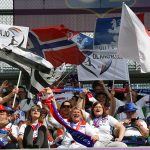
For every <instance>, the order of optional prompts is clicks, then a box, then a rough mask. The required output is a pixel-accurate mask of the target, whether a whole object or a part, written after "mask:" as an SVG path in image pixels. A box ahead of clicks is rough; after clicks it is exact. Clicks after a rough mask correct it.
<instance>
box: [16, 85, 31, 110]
mask: <svg viewBox="0 0 150 150" xmlns="http://www.w3.org/2000/svg"><path fill="white" fill-rule="evenodd" d="M18 88H19V91H18V97H17V99H18V101H19V107H20V110H22V111H25V112H27V111H29V110H30V109H31V107H32V106H33V105H34V102H33V100H31V99H29V98H28V97H27V91H26V89H25V88H24V87H23V86H19V87H18Z"/></svg>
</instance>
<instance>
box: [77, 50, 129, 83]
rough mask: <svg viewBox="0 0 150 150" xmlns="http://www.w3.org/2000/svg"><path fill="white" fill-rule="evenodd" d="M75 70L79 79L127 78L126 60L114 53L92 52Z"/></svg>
mask: <svg viewBox="0 0 150 150" xmlns="http://www.w3.org/2000/svg"><path fill="white" fill-rule="evenodd" d="M77 72H78V79H79V81H92V80H128V79H129V73H128V63H127V60H125V59H122V58H120V57H119V56H118V55H116V54H101V53H92V54H91V55H90V56H88V57H87V58H86V60H85V61H84V62H83V63H82V64H81V65H78V66H77Z"/></svg>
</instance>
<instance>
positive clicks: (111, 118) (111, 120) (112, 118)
mask: <svg viewBox="0 0 150 150" xmlns="http://www.w3.org/2000/svg"><path fill="white" fill-rule="evenodd" d="M108 121H109V125H110V126H112V127H114V126H115V125H116V124H117V123H118V122H119V121H118V120H117V119H115V118H114V117H112V116H108Z"/></svg>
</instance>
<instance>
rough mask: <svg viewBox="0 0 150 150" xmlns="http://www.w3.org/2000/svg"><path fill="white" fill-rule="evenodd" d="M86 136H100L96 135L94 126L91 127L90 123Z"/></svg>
mask: <svg viewBox="0 0 150 150" xmlns="http://www.w3.org/2000/svg"><path fill="white" fill-rule="evenodd" d="M85 134H87V135H89V136H93V135H98V134H97V133H96V131H95V129H94V127H92V126H91V125H89V124H88V123H86V129H85Z"/></svg>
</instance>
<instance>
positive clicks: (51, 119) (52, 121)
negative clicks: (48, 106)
mask: <svg viewBox="0 0 150 150" xmlns="http://www.w3.org/2000/svg"><path fill="white" fill-rule="evenodd" d="M49 124H50V125H52V126H54V127H56V128H63V126H62V125H61V124H60V123H59V122H58V121H57V120H56V119H55V118H54V117H48V125H49Z"/></svg>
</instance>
